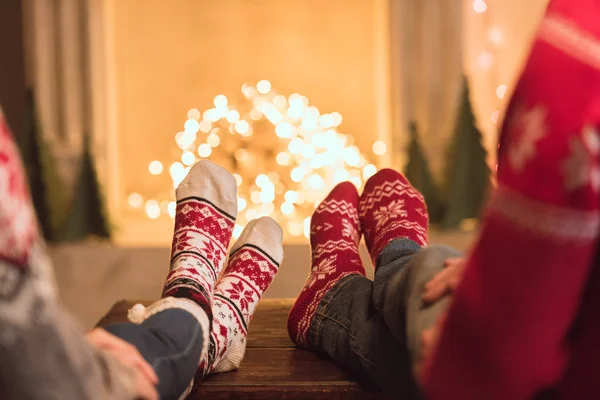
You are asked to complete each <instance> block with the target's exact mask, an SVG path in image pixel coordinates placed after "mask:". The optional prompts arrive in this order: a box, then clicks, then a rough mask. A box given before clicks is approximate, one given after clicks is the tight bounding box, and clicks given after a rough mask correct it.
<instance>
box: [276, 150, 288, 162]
mask: <svg viewBox="0 0 600 400" xmlns="http://www.w3.org/2000/svg"><path fill="white" fill-rule="evenodd" d="M275 161H277V164H279V165H289V164H290V161H291V157H290V154H289V153H285V152H280V153H277V156H275Z"/></svg>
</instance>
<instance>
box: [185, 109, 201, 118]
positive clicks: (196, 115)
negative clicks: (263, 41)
mask: <svg viewBox="0 0 600 400" xmlns="http://www.w3.org/2000/svg"><path fill="white" fill-rule="evenodd" d="M187 117H188V118H189V119H196V120H197V119H199V118H200V111H199V110H198V109H197V108H192V109H191V110H189V111H188V113H187Z"/></svg>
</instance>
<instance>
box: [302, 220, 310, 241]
mask: <svg viewBox="0 0 600 400" xmlns="http://www.w3.org/2000/svg"><path fill="white" fill-rule="evenodd" d="M303 225H304V236H305V237H306V238H307V239H308V238H310V217H306V218H304V222H303Z"/></svg>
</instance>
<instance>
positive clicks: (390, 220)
mask: <svg viewBox="0 0 600 400" xmlns="http://www.w3.org/2000/svg"><path fill="white" fill-rule="evenodd" d="M358 210H359V211H358V212H359V215H360V226H361V229H362V231H363V233H364V235H365V242H366V244H367V248H368V249H369V255H370V256H371V261H372V262H373V265H377V257H379V253H381V251H382V250H383V248H384V247H385V246H386V245H387V244H388V243H389V242H391V241H392V240H394V239H398V238H407V239H410V240H413V241H415V242H417V243H418V244H419V245H421V246H427V224H428V220H429V217H428V214H427V206H426V205H425V201H424V199H423V196H422V195H421V193H419V191H418V190H417V189H415V188H414V187H413V186H412V185H411V184H410V183H409V182H408V180H407V179H406V178H405V177H404V176H403V175H402V174H400V173H398V172H396V171H394V170H392V169H382V170H381V171H379V172H378V173H376V174H375V175H373V176H372V177H371V178H369V180H368V181H367V183H366V184H365V188H364V190H363V193H362V195H361V196H360V201H359V205H358Z"/></svg>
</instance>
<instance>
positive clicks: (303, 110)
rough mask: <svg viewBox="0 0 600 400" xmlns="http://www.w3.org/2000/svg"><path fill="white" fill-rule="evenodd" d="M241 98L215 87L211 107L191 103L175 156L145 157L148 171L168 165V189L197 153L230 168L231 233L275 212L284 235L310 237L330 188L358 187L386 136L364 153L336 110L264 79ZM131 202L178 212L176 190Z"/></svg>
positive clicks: (160, 213) (152, 212) (135, 196)
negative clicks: (233, 189)
mask: <svg viewBox="0 0 600 400" xmlns="http://www.w3.org/2000/svg"><path fill="white" fill-rule="evenodd" d="M240 98H241V101H234V102H231V99H228V98H227V97H226V96H225V95H223V94H219V95H217V96H216V97H215V98H214V100H213V107H211V108H209V109H206V110H204V111H200V110H198V109H191V110H189V111H188V113H187V120H186V121H185V123H184V130H183V131H181V132H178V133H177V134H176V135H175V138H174V142H175V145H176V146H177V149H178V152H179V154H180V155H179V159H177V160H172V161H169V162H167V163H163V162H162V161H160V160H152V161H151V162H150V163H149V164H148V171H149V173H150V174H151V175H161V174H163V173H165V172H166V170H167V168H166V167H165V165H168V174H169V176H170V178H171V180H172V183H173V188H175V187H177V185H179V183H180V182H181V181H183V179H184V178H185V176H186V175H187V173H188V171H189V170H190V167H191V166H192V165H193V164H194V163H196V162H197V161H198V160H201V159H210V160H212V161H214V162H216V163H218V164H219V165H221V166H223V167H224V168H226V169H228V170H229V171H231V172H232V173H233V174H234V177H235V179H236V182H237V185H238V199H237V201H238V222H237V224H236V226H235V229H234V237H236V238H237V237H238V236H239V234H240V233H241V231H242V228H243V226H244V225H245V224H246V223H247V222H249V221H251V220H252V219H255V218H258V217H261V216H271V217H272V218H274V219H276V220H277V221H278V222H279V223H280V224H281V225H282V226H283V228H284V232H285V235H286V236H288V238H289V237H290V236H291V237H301V236H305V237H308V235H309V229H310V215H311V214H312V212H313V211H314V208H315V207H316V205H317V204H318V203H319V202H320V201H321V200H322V199H323V198H324V197H325V196H326V195H327V193H328V192H329V190H330V189H331V188H332V187H333V186H334V185H335V184H337V183H339V182H342V181H350V182H352V183H353V184H354V185H355V186H356V187H357V188H359V189H360V188H361V187H362V186H363V185H364V182H365V180H366V179H368V178H369V177H370V176H371V175H373V174H374V173H375V172H376V171H377V167H376V166H375V164H373V162H372V161H371V160H373V159H377V158H378V157H379V156H382V155H384V154H385V153H386V152H387V145H386V143H385V142H383V141H376V142H374V143H373V145H372V148H371V150H372V154H370V155H365V154H363V153H361V151H360V150H359V148H358V147H357V146H356V144H355V139H354V137H353V136H352V135H350V134H345V133H341V132H339V127H340V125H341V124H342V121H343V118H342V115H341V114H340V113H338V112H332V113H321V111H320V110H319V109H318V108H317V107H316V106H315V105H312V104H310V102H309V100H308V98H306V97H305V96H302V95H300V94H298V93H293V94H291V95H289V96H288V97H286V96H284V95H282V94H279V93H278V92H277V91H275V90H274V89H273V88H272V87H271V83H270V82H269V81H267V80H261V81H259V82H257V83H256V84H255V85H250V84H244V85H242V87H241V96H240ZM128 204H129V206H130V207H131V208H133V209H138V210H140V211H143V212H144V213H145V215H146V217H147V218H150V219H158V218H162V217H167V216H168V217H171V218H173V217H174V215H175V208H176V204H175V202H174V193H173V191H172V192H171V193H170V198H169V199H164V198H162V199H161V198H155V197H151V198H144V196H142V195H141V194H140V193H137V192H134V193H130V194H129V195H128Z"/></svg>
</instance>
